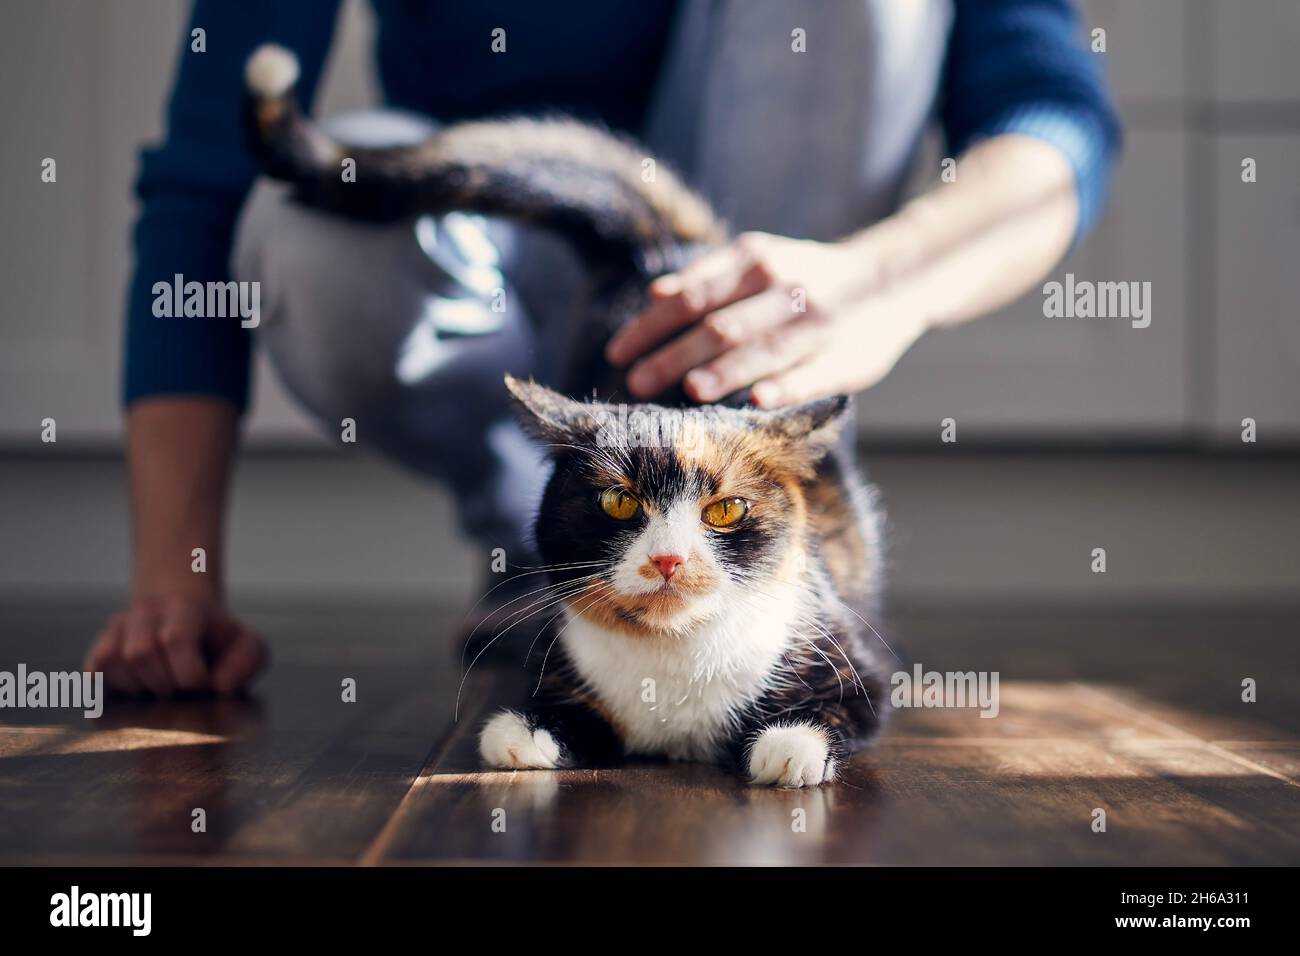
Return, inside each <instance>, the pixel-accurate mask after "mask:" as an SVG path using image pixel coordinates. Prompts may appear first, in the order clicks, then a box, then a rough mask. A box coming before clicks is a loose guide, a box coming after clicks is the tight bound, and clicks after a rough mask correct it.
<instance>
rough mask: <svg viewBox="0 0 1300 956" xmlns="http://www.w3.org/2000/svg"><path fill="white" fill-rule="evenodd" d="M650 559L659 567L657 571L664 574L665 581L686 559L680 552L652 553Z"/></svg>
mask: <svg viewBox="0 0 1300 956" xmlns="http://www.w3.org/2000/svg"><path fill="white" fill-rule="evenodd" d="M650 560H651V561H653V562H654V563H655V566H656V567H657V568H659V573H660V574H662V575H663V576H664V580H665V581H667V580H668V579H669V578H671V577H672V576H673V575H674V574H676V573H677V569H678V568H679V567H681V566H682V565H683V564H685V563H686V559H685V558H683V557H682V556H681V555H680V554H652V555H650Z"/></svg>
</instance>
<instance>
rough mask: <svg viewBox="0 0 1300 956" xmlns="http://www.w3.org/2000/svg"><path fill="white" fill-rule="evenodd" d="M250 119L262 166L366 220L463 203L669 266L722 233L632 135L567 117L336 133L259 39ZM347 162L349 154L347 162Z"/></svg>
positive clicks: (284, 55) (319, 201)
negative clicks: (372, 136)
mask: <svg viewBox="0 0 1300 956" xmlns="http://www.w3.org/2000/svg"><path fill="white" fill-rule="evenodd" d="M245 82H246V86H247V95H246V97H245V123H246V126H247V130H248V135H249V141H250V148H251V150H252V152H253V154H254V156H255V157H256V158H257V160H258V162H259V163H260V164H261V166H262V168H263V169H264V171H265V172H266V173H267V174H269V175H270V176H273V177H275V178H277V179H283V180H286V181H288V182H290V183H293V184H294V185H295V186H296V187H297V193H298V197H299V198H300V199H301V200H302V201H303V202H305V203H307V204H309V205H312V206H315V207H318V208H322V209H326V210H329V211H331V212H336V213H339V214H342V215H346V216H350V217H354V218H361V219H372V220H374V219H379V220H383V219H393V218H398V217H401V216H405V215H410V214H413V213H429V212H433V213H436V212H446V211H451V210H464V211H470V212H480V213H484V214H487V215H498V216H504V217H507V218H511V219H515V220H518V221H521V222H525V223H530V224H534V225H538V226H542V227H544V228H550V229H553V230H555V231H557V232H559V233H561V234H563V235H565V236H567V237H568V238H569V239H570V240H572V241H573V242H574V243H575V244H576V245H577V246H578V247H579V249H580V251H582V252H583V253H584V254H586V255H587V256H588V257H589V258H593V259H607V258H609V257H610V256H620V257H624V258H625V261H626V259H630V260H631V262H632V264H634V265H635V266H637V267H638V268H640V269H643V270H648V271H652V272H653V271H659V270H661V269H666V268H672V267H673V263H672V262H671V261H665V260H666V259H668V260H670V259H671V258H672V256H673V255H674V250H675V249H679V248H680V247H682V246H688V247H689V246H698V245H707V244H711V243H714V242H717V241H720V240H721V239H722V238H724V232H725V230H724V228H723V226H722V224H721V223H720V222H719V220H718V219H717V218H716V217H715V216H714V214H713V213H712V211H711V210H710V209H709V207H708V205H707V204H706V203H705V202H704V201H703V200H702V199H701V198H700V197H699V196H697V195H696V194H695V193H693V192H691V191H690V190H689V189H687V188H686V187H685V186H684V185H683V184H682V183H681V182H680V180H678V179H677V177H676V176H674V175H673V173H672V172H671V171H670V170H668V169H665V168H664V166H663V164H662V163H658V162H656V161H655V160H654V159H652V158H651V157H649V156H647V155H646V154H645V153H644V152H643V151H641V150H639V149H638V148H637V147H636V146H635V145H633V144H632V143H630V142H628V141H626V140H623V139H620V138H618V137H616V136H613V135H611V134H610V133H608V132H605V131H603V130H600V129H596V128H594V127H592V126H588V125H585V124H582V123H578V122H576V121H573V120H566V119H543V120H529V119H506V120H495V121H481V122H468V123H460V124H457V125H454V126H449V127H446V128H444V129H443V130H441V131H440V132H438V133H436V134H434V135H433V136H432V137H430V138H429V139H427V140H425V141H423V142H420V143H416V144H413V145H407V146H395V147H391V148H379V149H375V148H365V147H360V146H349V145H347V144H345V143H340V142H337V141H336V140H334V139H333V138H331V137H330V136H329V135H327V134H326V133H325V132H324V131H323V130H321V129H320V127H318V126H316V124H314V123H313V122H312V121H311V120H310V119H308V118H307V117H305V116H304V115H303V114H302V111H301V110H300V109H299V107H298V100H297V96H296V95H295V90H296V87H297V83H298V59H297V57H296V56H294V54H293V53H291V52H290V51H289V50H286V49H284V48H283V47H279V46H274V45H267V46H262V47H259V48H258V49H257V50H256V51H255V52H254V53H253V55H252V56H251V57H250V58H249V60H248V63H247V66H246V68H245ZM349 160H350V161H351V162H349Z"/></svg>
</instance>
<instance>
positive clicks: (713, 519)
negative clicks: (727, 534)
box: [702, 498, 749, 528]
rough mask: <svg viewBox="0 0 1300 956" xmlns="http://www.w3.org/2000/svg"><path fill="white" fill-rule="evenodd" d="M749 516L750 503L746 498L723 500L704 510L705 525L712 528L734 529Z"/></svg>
mask: <svg viewBox="0 0 1300 956" xmlns="http://www.w3.org/2000/svg"><path fill="white" fill-rule="evenodd" d="M747 514H749V502H748V501H746V500H745V499H744V498H723V499H722V500H721V501H715V502H713V504H711V505H709V506H708V507H707V508H705V509H704V514H703V516H702V517H703V518H704V523H705V524H707V525H708V526H709V527H710V528H734V527H735V526H736V525H738V524H740V520H741V519H742V518H744V517H745V515H747Z"/></svg>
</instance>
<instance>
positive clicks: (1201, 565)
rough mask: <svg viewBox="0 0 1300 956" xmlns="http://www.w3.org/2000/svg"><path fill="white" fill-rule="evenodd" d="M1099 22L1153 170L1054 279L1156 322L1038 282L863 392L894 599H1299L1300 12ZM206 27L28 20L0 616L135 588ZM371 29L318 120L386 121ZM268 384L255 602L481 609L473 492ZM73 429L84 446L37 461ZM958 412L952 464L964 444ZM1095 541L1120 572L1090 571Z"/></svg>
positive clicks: (5, 63) (1138, 164)
mask: <svg viewBox="0 0 1300 956" xmlns="http://www.w3.org/2000/svg"><path fill="white" fill-rule="evenodd" d="M1247 11H1248V12H1249V15H1246V13H1247ZM1084 12H1085V24H1086V27H1087V28H1088V29H1089V30H1091V29H1092V28H1095V27H1102V28H1104V29H1105V30H1106V33H1107V52H1106V53H1105V54H1104V56H1105V59H1106V62H1107V65H1108V71H1109V76H1110V81H1111V85H1112V89H1113V92H1114V95H1115V97H1116V99H1117V101H1118V104H1119V107H1120V109H1121V112H1122V115H1123V119H1124V122H1125V130H1126V137H1127V139H1126V149H1125V154H1124V156H1123V158H1122V162H1121V165H1120V167H1119V170H1118V172H1117V175H1116V179H1115V182H1114V185H1113V189H1112V195H1111V201H1110V206H1109V210H1108V212H1107V213H1106V216H1105V219H1104V221H1103V222H1102V224H1101V225H1100V227H1099V228H1098V229H1097V230H1096V232H1095V234H1094V235H1093V236H1092V238H1091V239H1090V240H1089V242H1088V243H1087V244H1086V245H1085V246H1083V247H1082V248H1080V249H1079V250H1078V251H1076V252H1075V253H1074V254H1073V255H1072V256H1071V257H1070V258H1069V259H1068V260H1067V261H1066V262H1065V263H1063V264H1062V265H1061V266H1060V267H1058V268H1057V270H1056V271H1055V273H1054V276H1053V278H1061V277H1063V276H1064V275H1065V274H1066V273H1071V272H1072V273H1074V274H1075V276H1076V277H1078V278H1079V279H1092V280H1099V281H1106V280H1114V281H1138V282H1150V283H1151V297H1152V321H1151V325H1150V327H1149V328H1145V329H1135V328H1132V327H1131V326H1130V324H1129V322H1127V321H1124V320H1114V319H1109V320H1087V319H1056V320H1052V319H1046V318H1044V317H1043V313H1042V296H1041V294H1039V293H1038V292H1034V293H1031V294H1030V295H1029V296H1028V297H1027V298H1026V299H1025V300H1024V301H1022V302H1021V303H1018V304H1017V305H1015V306H1013V307H1012V308H1010V309H1008V310H1006V312H1005V314H1003V315H1000V316H997V317H992V318H988V319H985V320H983V321H980V322H977V323H974V324H972V325H969V326H966V327H964V328H962V329H959V330H955V331H950V332H945V333H942V334H935V335H931V336H930V337H928V338H926V339H924V340H923V341H922V342H921V343H920V344H919V345H918V346H917V347H916V348H915V349H914V350H913V351H912V352H911V353H910V354H909V355H908V356H907V357H906V358H904V360H903V361H902V362H901V364H900V365H899V367H898V368H897V369H896V370H895V371H894V373H893V374H892V375H891V376H890V377H889V378H888V379H887V380H886V382H885V383H884V384H882V385H880V386H879V387H877V388H875V389H873V390H871V391H870V392H868V393H866V394H864V395H863V396H862V397H861V398H860V400H859V421H860V429H861V435H860V437H861V446H862V453H863V457H864V461H865V462H866V464H867V467H868V469H869V471H870V473H871V476H872V477H873V478H874V479H875V480H876V481H877V482H878V483H879V484H880V485H881V487H882V490H883V492H884V496H885V502H886V505H887V508H888V510H889V513H890V516H891V523H892V531H891V555H892V557H891V564H892V572H891V596H892V598H893V600H894V601H895V602H896V603H897V604H900V605H916V606H926V607H928V606H957V607H960V606H974V605H1001V606H1005V605H1008V604H1014V605H1018V606H1023V605H1030V606H1052V605H1058V604H1069V605H1075V606H1077V605H1081V604H1087V605H1090V606H1091V605H1097V606H1103V607H1108V608H1125V607H1131V606H1139V605H1142V606H1150V605H1162V604H1164V605H1168V604H1176V605H1178V606H1180V607H1197V606H1201V605H1210V604H1213V605H1220V606H1222V605H1230V606H1234V607H1262V606H1273V607H1276V606H1285V605H1292V604H1294V603H1295V601H1296V598H1297V596H1298V595H1300V591H1298V589H1297V583H1298V582H1300V483H1298V482H1297V479H1298V478H1300V306H1298V305H1297V293H1298V292H1300V177H1298V176H1297V171H1298V170H1300V57H1298V56H1297V52H1296V51H1297V50H1300V4H1297V3H1296V2H1295V0H1232V2H1229V0H1219V2H1215V0H1136V2H1135V0H1088V2H1086V3H1085V4H1084ZM186 16H187V5H186V4H183V3H178V2H174V0H131V2H123V3H112V4H108V3H84V2H78V0H42V2H40V3H36V2H30V3H27V2H20V3H9V4H6V7H5V12H4V28H3V31H2V32H0V73H2V81H0V90H3V93H0V129H3V130H4V138H5V145H4V148H3V150H2V151H0V209H3V213H2V214H0V221H2V222H3V227H2V233H0V287H2V288H3V290H4V298H3V303H4V304H3V307H2V308H3V310H4V316H3V322H2V323H0V543H2V544H3V546H2V547H0V601H18V602H26V601H44V600H48V599H58V600H62V601H71V600H83V599H84V600H86V601H90V602H98V601H103V600H112V599H120V598H123V597H125V594H126V591H127V588H128V586H129V580H128V568H129V561H128V520H127V519H128V516H127V510H126V482H125V474H124V467H123V459H122V454H121V449H120V440H121V415H120V408H119V402H118V392H119V383H118V376H119V352H120V344H121V342H120V340H121V322H122V307H123V302H124V297H125V287H126V282H127V276H128V269H129V265H130V261H129V243H128V234H129V230H130V226H131V224H132V222H133V219H134V215H135V210H134V201H133V198H132V195H131V188H130V187H131V184H132V182H133V179H134V176H135V174H136V164H137V151H138V148H139V146H140V145H141V144H142V143H144V142H152V141H156V140H157V139H158V138H159V137H160V135H161V124H162V106H163V102H164V98H165V96H166V93H167V84H168V83H169V78H170V76H171V73H172V69H171V68H172V64H173V62H174V59H175V57H176V56H177V53H178V50H179V49H180V45H181V44H180V41H181V37H182V35H183V34H184V32H185V21H186ZM343 16H344V22H343V25H342V29H341V30H340V33H339V36H340V41H341V42H339V43H337V44H336V46H335V49H334V51H333V54H332V58H331V61H330V64H329V66H328V68H327V73H326V78H325V82H324V86H323V89H322V94H321V96H320V98H319V99H318V101H317V113H318V115H328V114H330V113H333V112H337V111H340V110H344V109H352V108H357V107H364V106H368V105H372V104H375V103H377V102H378V97H377V94H376V89H375V85H374V80H373V77H372V74H371V71H370V68H369V51H370V49H371V35H372V24H371V22H370V19H369V9H368V7H367V6H366V5H365V4H364V3H362V2H360V0H349V2H348V3H347V4H346V5H345V12H344V14H343ZM45 156H57V157H59V167H58V172H59V180H58V182H59V188H58V189H50V190H44V189H41V188H40V184H39V183H38V180H37V176H36V173H35V172H34V171H35V170H38V169H39V164H40V161H41V159H42V157H45ZM1247 157H1249V158H1253V159H1254V160H1255V161H1256V163H1257V169H1258V182H1256V183H1253V184H1247V183H1243V182H1242V179H1241V163H1242V160H1243V159H1245V158H1247ZM937 168H938V167H937V165H934V166H931V167H929V170H930V174H932V173H933V171H935V170H937ZM255 389H256V391H255V395H256V398H255V406H254V407H255V411H254V412H253V414H252V415H251V416H250V418H249V421H248V423H247V436H248V451H247V453H246V454H245V455H244V456H243V457H242V458H241V460H240V463H239V465H238V470H237V475H236V480H235V485H234V501H233V510H232V512H231V518H230V528H229V530H230V548H229V560H228V562H227V564H228V568H229V579H230V590H231V593H232V597H233V599H234V601H235V604H236V606H238V605H239V603H240V602H241V601H243V602H254V603H256V602H258V601H278V600H284V599H292V600H298V599H301V600H307V601H313V602H330V601H354V600H383V601H392V602H406V601H410V602H424V601H439V602H441V601H449V602H454V603H457V604H461V603H465V602H466V599H467V598H469V597H470V596H471V593H472V592H473V591H474V589H475V588H477V587H478V584H479V581H480V578H481V573H482V571H483V568H482V567H480V565H481V564H482V563H483V561H484V560H485V558H484V557H483V556H482V555H481V554H479V553H478V551H477V550H475V549H472V548H470V547H468V546H467V545H466V544H465V543H464V542H463V541H462V540H461V539H460V538H459V537H458V536H457V534H456V530H455V525H454V520H453V518H452V513H451V508H450V503H449V501H448V499H447V497H446V496H445V495H444V494H443V493H442V492H441V491H440V490H439V489H437V488H434V487H430V486H428V485H425V484H421V483H419V482H417V481H416V480H415V479H413V478H412V477H410V476H408V475H406V474H404V473H402V472H400V471H399V470H397V469H396V468H395V467H393V466H390V465H388V464H387V463H385V462H383V461H381V460H379V459H377V458H374V457H371V456H369V455H368V454H367V453H366V452H365V451H364V450H361V449H356V447H355V446H342V447H340V446H339V445H338V444H337V443H326V442H325V441H323V440H321V439H320V438H318V437H317V436H316V435H315V433H314V430H313V427H312V426H311V425H310V424H309V423H308V422H307V420H306V419H305V418H304V417H302V416H301V415H300V414H299V413H298V412H297V411H295V409H294V408H293V407H292V405H291V403H290V402H289V401H288V399H287V398H286V397H285V396H284V394H283V393H282V391H281V390H280V388H279V386H278V384H277V383H276V382H275V380H274V378H273V375H272V374H271V373H270V372H269V370H268V369H267V367H266V366H265V364H264V363H261V364H260V365H259V371H258V377H257V384H256V386H255ZM45 418H54V419H55V420H56V421H57V423H58V441H57V443H56V444H44V443H42V442H41V438H40V433H41V421H42V420H43V419H45ZM945 418H953V419H955V420H956V421H957V423H958V441H957V442H956V443H955V444H945V443H942V442H941V441H940V427H941V426H940V423H941V421H942V420H943V419H945ZM1245 418H1251V419H1254V420H1255V422H1256V424H1257V431H1258V437H1257V441H1256V442H1255V443H1253V444H1245V443H1243V442H1242V440H1241V432H1242V420H1243V419H1245ZM1096 547H1104V548H1106V550H1107V555H1108V571H1107V573H1106V574H1094V573H1092V572H1091V570H1090V563H1091V552H1092V549H1093V548H1096ZM88 636H89V635H88Z"/></svg>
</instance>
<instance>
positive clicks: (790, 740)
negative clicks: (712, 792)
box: [748, 724, 835, 787]
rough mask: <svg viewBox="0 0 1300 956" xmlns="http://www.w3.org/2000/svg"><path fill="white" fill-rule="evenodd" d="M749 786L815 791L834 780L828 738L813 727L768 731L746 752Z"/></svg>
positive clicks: (793, 726)
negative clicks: (817, 787)
mask: <svg viewBox="0 0 1300 956" xmlns="http://www.w3.org/2000/svg"><path fill="white" fill-rule="evenodd" d="M748 769H749V781H750V783H762V784H768V785H770V786H773V787H815V786H817V785H818V784H822V783H828V782H830V781H831V780H834V779H835V759H834V758H833V757H832V756H831V746H830V738H829V737H828V736H827V733H826V731H825V730H823V729H822V728H821V727H817V726H815V725H813V724H787V725H781V726H776V727H768V728H767V729H766V730H764V731H763V732H762V733H761V734H759V737H758V739H757V740H755V741H754V746H753V747H751V748H750V750H749V767H748Z"/></svg>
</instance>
